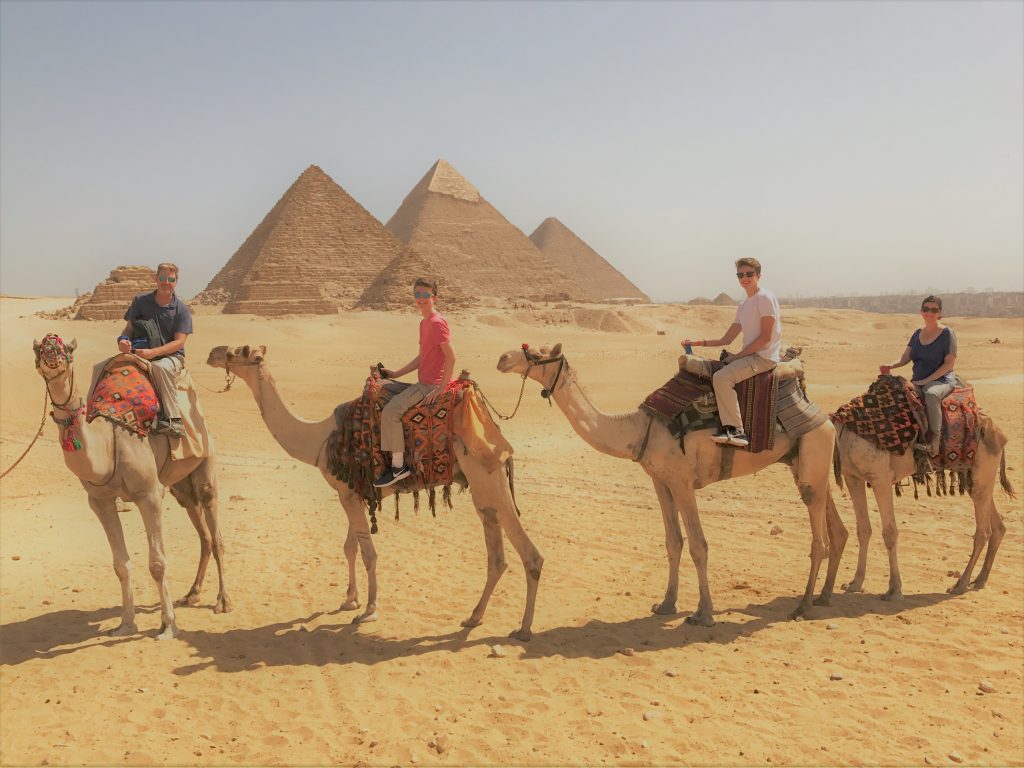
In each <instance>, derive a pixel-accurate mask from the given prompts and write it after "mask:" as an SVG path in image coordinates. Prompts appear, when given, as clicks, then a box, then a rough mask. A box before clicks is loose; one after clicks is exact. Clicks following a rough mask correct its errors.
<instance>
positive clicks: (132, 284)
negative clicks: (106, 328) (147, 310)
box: [75, 267, 156, 320]
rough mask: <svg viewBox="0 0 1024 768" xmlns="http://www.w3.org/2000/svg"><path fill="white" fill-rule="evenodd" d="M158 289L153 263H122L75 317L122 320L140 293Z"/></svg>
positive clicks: (97, 288)
mask: <svg viewBox="0 0 1024 768" xmlns="http://www.w3.org/2000/svg"><path fill="white" fill-rule="evenodd" d="M155 290H156V272H154V271H153V270H152V269H150V268H149V267H118V268H117V269H113V270H111V271H110V276H109V277H108V278H107V279H106V280H104V281H103V282H102V283H100V284H99V285H97V286H96V289H95V290H94V291H93V292H92V295H91V296H89V298H88V299H86V300H85V301H84V302H82V304H81V306H79V308H78V312H77V314H76V315H75V320H120V319H121V318H123V317H124V313H125V312H127V311H128V306H129V305H130V304H131V303H132V299H134V298H135V297H136V296H137V295H138V294H140V293H145V292H146V291H155Z"/></svg>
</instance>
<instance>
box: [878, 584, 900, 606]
mask: <svg viewBox="0 0 1024 768" xmlns="http://www.w3.org/2000/svg"><path fill="white" fill-rule="evenodd" d="M882 599H883V600H885V602H887V603H899V602H902V601H903V590H901V589H898V588H896V587H891V588H890V589H889V591H888V592H886V593H885V594H884V595H882Z"/></svg>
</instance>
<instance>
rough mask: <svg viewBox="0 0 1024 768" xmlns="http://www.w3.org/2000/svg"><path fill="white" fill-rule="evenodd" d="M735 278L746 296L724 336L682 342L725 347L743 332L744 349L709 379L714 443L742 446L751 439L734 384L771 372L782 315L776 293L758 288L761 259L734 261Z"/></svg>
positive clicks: (776, 356)
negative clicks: (715, 410)
mask: <svg viewBox="0 0 1024 768" xmlns="http://www.w3.org/2000/svg"><path fill="white" fill-rule="evenodd" d="M736 279H737V280H739V281H740V285H741V286H742V287H743V290H744V291H745V292H746V294H747V298H745V299H744V300H743V301H742V302H740V305H739V306H738V307H737V308H736V318H735V320H733V323H732V325H730V326H729V330H727V331H726V332H725V335H724V336H722V338H720V339H701V340H698V341H694V340H693V339H684V340H683V341H682V345H683V346H684V347H685V346H687V345H700V346H702V347H721V346H727V345H729V344H731V343H732V341H733V339H735V338H736V337H737V336H738V335H739V333H740V331H743V349H741V350H740V351H739V352H737V353H736V354H730V355H726V356H725V357H724V358H722V359H723V360H724V361H725V363H726V365H725V367H723V368H720V369H719V370H717V371H715V375H714V377H713V378H712V382H713V384H714V387H715V399H716V400H717V401H718V416H719V419H720V420H721V422H722V427H721V429H719V430H718V432H717V433H716V434H714V435H712V436H711V439H712V440H714V441H715V442H716V443H723V444H726V443H727V444H728V445H735V446H739V447H743V446H747V445H750V440H749V439H748V438H747V435H746V433H744V431H743V418H742V417H741V416H740V401H739V397H738V396H737V395H736V385H737V384H738V383H739V382H741V381H745V380H746V379H749V378H752V377H753V376H756V375H757V374H759V373H763V372H764V371H770V370H771V369H772V368H774V367H775V366H776V365H777V364H778V362H779V354H780V352H781V348H782V314H781V312H780V310H779V301H778V299H776V298H775V295H774V294H773V293H772V292H771V291H769V290H767V289H765V288H761V287H760V282H761V262H759V261H758V260H757V259H751V258H744V259H740V260H739V261H737V262H736Z"/></svg>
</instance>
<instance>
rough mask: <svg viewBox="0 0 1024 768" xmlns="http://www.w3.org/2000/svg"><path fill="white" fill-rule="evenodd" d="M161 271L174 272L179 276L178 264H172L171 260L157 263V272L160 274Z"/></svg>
mask: <svg viewBox="0 0 1024 768" xmlns="http://www.w3.org/2000/svg"><path fill="white" fill-rule="evenodd" d="M161 271H164V272H173V273H174V276H175V277H177V276H178V265H177V264H171V262H169V261H164V262H161V263H160V264H157V265H156V273H157V274H158V275H159V274H160V272H161Z"/></svg>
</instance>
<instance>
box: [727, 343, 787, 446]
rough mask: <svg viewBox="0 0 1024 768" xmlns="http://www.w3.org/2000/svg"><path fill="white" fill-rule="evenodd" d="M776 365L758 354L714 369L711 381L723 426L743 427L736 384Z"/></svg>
mask: <svg viewBox="0 0 1024 768" xmlns="http://www.w3.org/2000/svg"><path fill="white" fill-rule="evenodd" d="M776 365H777V363H775V362H774V361H772V360H769V359H767V358H765V357H761V356H760V355H747V356H746V357H741V358H740V359H739V360H733V361H732V362H731V363H729V364H728V365H727V366H725V367H724V368H721V369H719V370H717V371H715V375H714V376H713V377H712V378H711V382H712V384H714V387H715V399H716V400H717V401H718V418H719V419H720V420H721V422H722V426H723V427H736V428H737V429H743V416H742V415H741V414H740V399H739V397H737V395H736V385H737V384H739V383H740V382H741V381H746V380H747V379H749V378H752V377H754V376H756V375H757V374H759V373H764V372H765V371H770V370H771V369H772V368H774V367H775V366H776Z"/></svg>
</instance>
